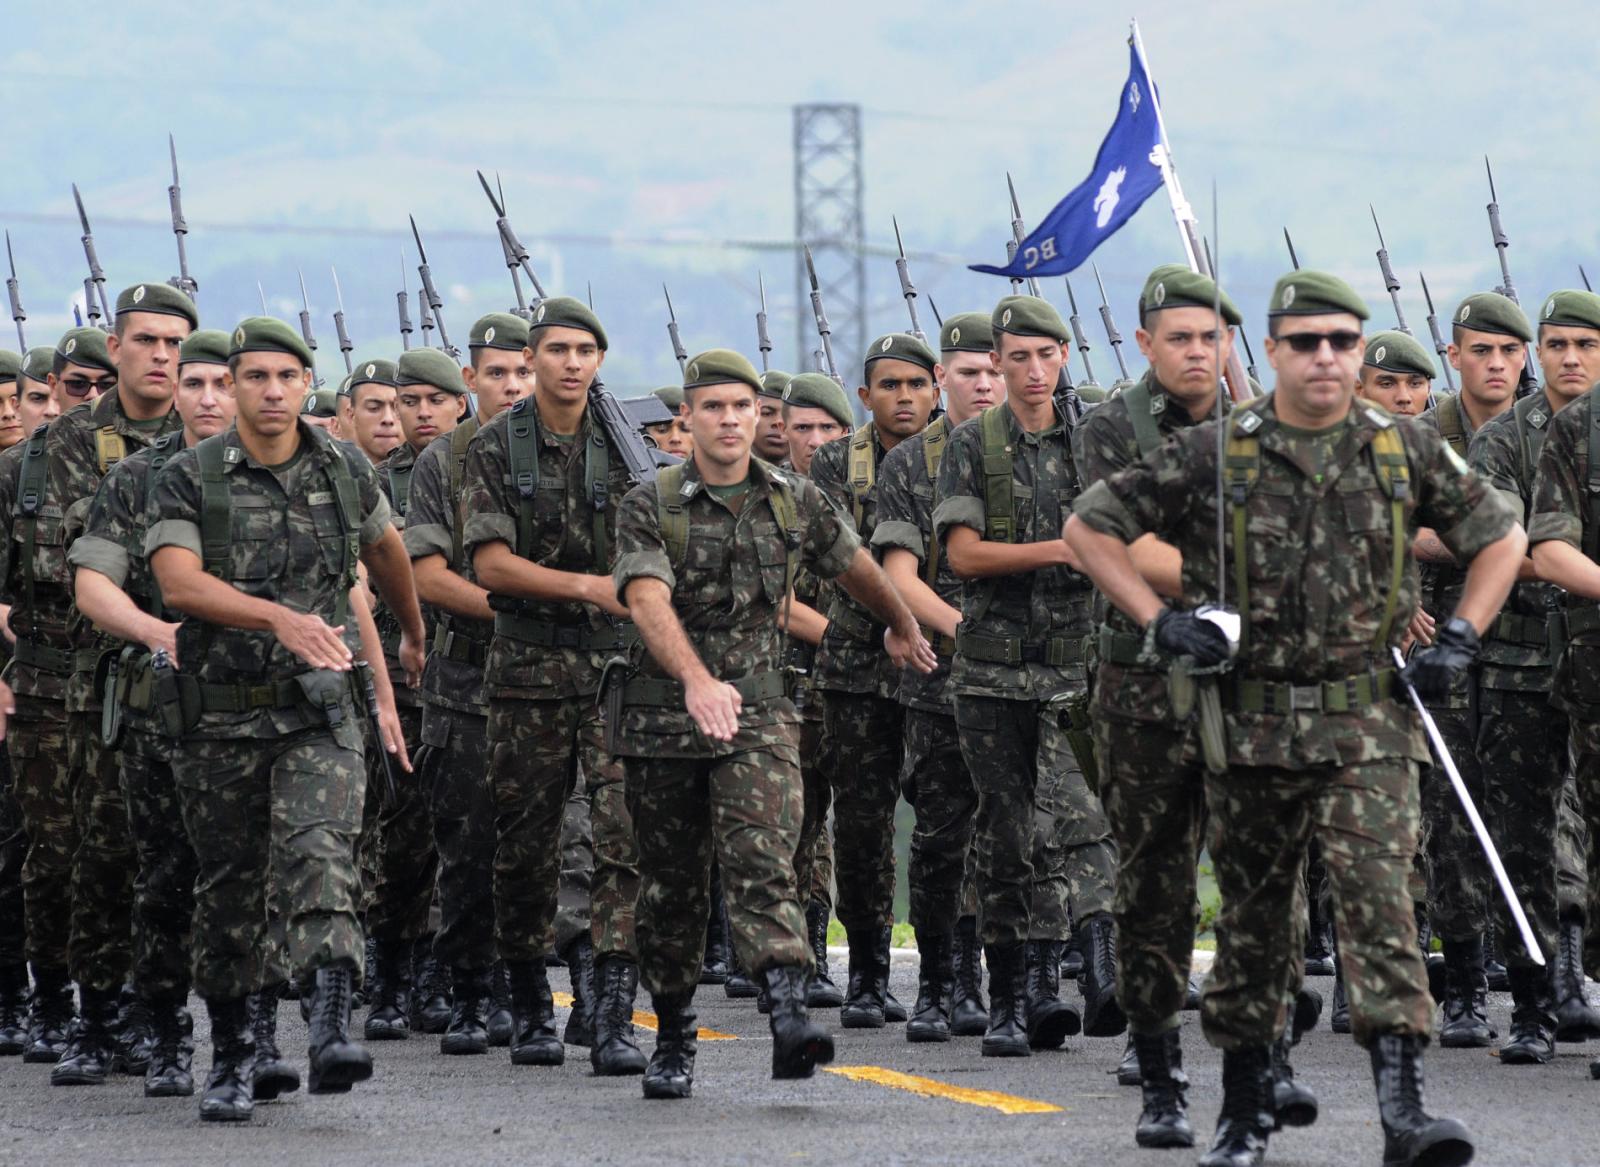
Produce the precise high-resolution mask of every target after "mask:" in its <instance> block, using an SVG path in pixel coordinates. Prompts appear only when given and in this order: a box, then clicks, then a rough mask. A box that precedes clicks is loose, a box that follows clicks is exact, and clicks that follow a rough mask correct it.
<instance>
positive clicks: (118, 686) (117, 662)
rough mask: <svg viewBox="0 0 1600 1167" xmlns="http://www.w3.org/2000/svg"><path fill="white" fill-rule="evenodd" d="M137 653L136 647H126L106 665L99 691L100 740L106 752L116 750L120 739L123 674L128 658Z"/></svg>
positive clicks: (137, 648) (130, 645)
mask: <svg viewBox="0 0 1600 1167" xmlns="http://www.w3.org/2000/svg"><path fill="white" fill-rule="evenodd" d="M138 651H139V647H138V645H134V644H129V645H126V646H125V647H124V648H123V649H122V651H121V652H119V653H117V654H116V655H115V656H113V657H112V658H111V661H110V663H109V664H107V665H106V679H105V683H104V685H103V686H102V687H101V689H100V740H101V741H102V742H104V743H105V747H106V749H108V750H114V749H116V748H117V742H118V741H119V740H121V738H122V700H123V689H124V687H125V685H124V683H123V674H124V673H125V671H126V669H127V667H128V660H129V658H130V657H131V656H132V655H133V654H134V653H135V652H138Z"/></svg>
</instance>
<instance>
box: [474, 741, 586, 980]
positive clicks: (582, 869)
mask: <svg viewBox="0 0 1600 1167" xmlns="http://www.w3.org/2000/svg"><path fill="white" fill-rule="evenodd" d="M491 867H492V861H491ZM593 890H594V823H593V816H592V815H590V813H589V780H588V779H587V778H586V777H585V776H584V774H583V772H582V770H581V769H580V770H579V772H578V781H577V783H576V784H575V785H574V786H573V788H572V794H571V796H570V797H568V799H567V805H566V809H565V810H563V811H562V814H561V874H560V875H559V876H558V877H557V880H556V920H555V924H554V925H553V926H552V927H551V929H550V932H549V933H548V934H547V935H546V937H545V946H546V947H547V948H550V949H553V950H554V951H556V952H565V951H566V950H567V945H569V944H571V943H572V942H573V941H575V940H577V939H578V938H579V937H587V936H589V935H590V923H589V896H590V893H591V892H593Z"/></svg>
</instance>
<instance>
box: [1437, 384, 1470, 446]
mask: <svg viewBox="0 0 1600 1167" xmlns="http://www.w3.org/2000/svg"><path fill="white" fill-rule="evenodd" d="M1434 412H1435V413H1436V414H1438V416H1437V417H1436V418H1435V419H1434V420H1435V421H1437V422H1438V423H1439V433H1440V434H1441V435H1443V437H1444V440H1445V441H1446V442H1447V443H1449V446H1450V448H1451V449H1452V450H1454V451H1455V452H1456V453H1457V454H1459V455H1461V457H1462V458H1463V459H1464V458H1466V456H1467V445H1468V440H1467V424H1466V419H1465V418H1463V417H1462V415H1461V398H1460V396H1459V395H1458V394H1456V393H1450V394H1447V395H1445V396H1443V397H1441V398H1439V404H1438V405H1437V406H1436V407H1435V408H1434Z"/></svg>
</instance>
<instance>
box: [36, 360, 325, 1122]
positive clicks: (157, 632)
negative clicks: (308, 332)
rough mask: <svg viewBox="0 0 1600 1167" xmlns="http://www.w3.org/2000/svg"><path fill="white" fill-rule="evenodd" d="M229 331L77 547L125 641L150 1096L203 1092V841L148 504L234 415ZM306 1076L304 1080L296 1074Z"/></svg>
mask: <svg viewBox="0 0 1600 1167" xmlns="http://www.w3.org/2000/svg"><path fill="white" fill-rule="evenodd" d="M228 346H229V337H228V334H227V333H225V332H217V331H200V332H193V333H190V334H189V336H188V337H186V338H185V339H184V340H183V342H182V345H181V346H180V348H179V352H178V359H177V367H176V374H177V377H176V381H177V391H176V396H175V399H174V404H175V407H176V409H177V412H178V415H179V417H180V418H181V419H182V422H183V427H182V429H181V430H179V431H177V432H173V433H168V434H165V435H163V436H162V437H160V438H157V439H156V441H155V442H154V443H152V444H151V445H149V446H147V447H145V448H144V449H142V450H139V451H138V452H137V453H134V454H131V455H130V456H128V457H126V458H124V459H122V460H121V461H120V462H118V463H117V464H116V465H115V466H113V467H111V469H110V470H109V471H108V472H107V474H106V476H105V480H104V481H103V482H102V483H101V484H100V487H99V489H98V490H97V491H96V492H95V495H94V501H93V503H92V504H91V505H90V507H89V512H88V515H87V517H86V518H85V521H84V529H83V533H82V534H81V535H79V536H78V537H77V538H76V539H75V540H73V543H72V547H71V550H70V551H69V552H68V554H67V559H68V562H70V563H71V564H72V566H73V567H74V569H75V575H74V577H73V594H74V602H75V603H76V604H77V607H78V610H79V612H81V613H82V614H83V616H84V618H86V619H88V620H92V621H93V622H94V624H95V626H96V627H97V628H99V629H100V630H101V631H103V632H105V633H107V634H109V635H111V636H116V637H119V638H120V639H122V640H123V641H125V642H126V647H125V648H124V649H123V651H122V652H121V653H120V654H119V656H118V658H117V662H116V664H117V667H116V669H115V670H114V671H113V672H112V674H111V677H112V679H111V682H110V683H109V684H108V688H109V689H110V690H111V691H110V693H109V694H108V699H109V701H110V708H109V709H108V710H107V713H106V716H105V718H104V719H103V722H102V725H101V726H99V727H96V731H97V732H101V733H102V734H105V731H106V730H109V731H110V732H109V734H107V735H106V738H107V740H106V748H107V749H112V748H115V749H117V750H118V751H119V761H120V763H121V773H122V794H123V797H124V800H125V801H126V804H127V813H128V819H129V825H130V829H131V835H132V839H133V846H134V852H135V855H136V857H137V861H138V873H137V876H136V878H135V880H134V885H133V886H134V900H133V917H134V928H133V935H134V954H133V955H134V963H133V983H134V988H135V990H136V991H137V992H138V993H139V995H140V998H141V1000H142V1001H143V1003H144V1004H145V1006H146V1008H147V1009H148V1010H149V1013H150V1017H151V1024H152V1029H153V1032H154V1043H153V1047H152V1050H151V1057H150V1065H149V1068H148V1069H147V1070H146V1072H145V1083H144V1092H145V1094H146V1095H148V1096H150V1097H176V1096H187V1095H190V1094H193V1093H194V1079H193V1077H192V1076H191V1074H190V1059H191V1057H192V1055H193V1052H194V1044H193V1042H192V1041H191V1040H190V1038H189V1033H190V1021H189V1015H188V1010H187V1009H186V1008H185V1005H186V1004H187V1002H188V998H189V959H190V954H191V948H190V943H189V928H190V917H191V916H192V915H193V912H194V879H195V860H194V849H193V848H192V847H191V846H190V845H189V839H188V836H187V835H186V834H185V833H184V829H183V815H182V812H181V810H180V808H179V805H178V792H177V788H176V786H175V785H174V783H173V775H172V767H171V764H170V757H169V755H170V743H169V742H168V740H167V739H166V737H165V735H164V733H163V732H162V730H161V728H160V724H159V722H158V721H157V720H155V709H154V703H153V701H152V684H151V680H152V678H151V670H150V657H151V654H152V653H153V652H155V651H157V650H164V651H165V652H166V653H167V654H168V655H169V656H170V657H172V658H174V659H176V658H177V651H178V650H177V631H178V624H177V622H176V621H175V620H173V619H171V617H172V616H173V615H174V614H173V613H170V612H168V611H166V610H165V608H164V607H163V606H162V604H161V602H160V599H159V597H158V596H157V595H156V592H155V589H154V587H153V586H152V581H151V578H150V574H149V569H148V566H147V564H146V561H145V557H144V536H145V518H146V515H145V510H146V504H147V502H148V500H149V488H150V483H151V482H152V481H153V479H154V478H155V474H156V472H157V471H158V470H159V469H160V468H161V467H162V466H163V465H165V464H166V462H167V461H168V460H169V459H171V457H172V456H173V455H174V454H176V453H177V452H178V451H179V450H182V449H186V448H189V447H191V446H193V445H195V443H197V442H199V441H200V440H201V439H202V438H208V437H210V436H211V435H212V434H216V433H221V432H222V431H223V430H224V429H226V428H227V427H228V425H229V424H230V423H231V422H232V420H233V394H232V391H231V390H230V388H229V387H228V385H227V364H228ZM275 1011H276V994H274V995H273V998H272V1000H271V1003H270V1004H268V1005H267V1006H266V1008H264V1009H261V1010H258V1011H257V1019H256V1022H255V1025H256V1034H257V1044H258V1052H259V1051H260V1050H261V1049H262V1047H263V1046H264V1045H266V1044H269V1043H273V1042H274V1040H275V1034H274V1032H273V1030H272V1028H271V1025H270V1022H271V1021H272V1020H274V1019H275ZM297 1084H298V1079H297Z"/></svg>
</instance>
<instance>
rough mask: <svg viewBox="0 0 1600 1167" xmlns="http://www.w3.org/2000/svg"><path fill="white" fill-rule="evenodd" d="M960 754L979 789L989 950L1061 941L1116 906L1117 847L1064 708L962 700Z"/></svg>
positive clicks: (980, 875)
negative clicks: (1074, 749)
mask: <svg viewBox="0 0 1600 1167" xmlns="http://www.w3.org/2000/svg"><path fill="white" fill-rule="evenodd" d="M955 707H956V729H957V733H958V734H959V736H960V739H961V755H962V757H964V758H965V759H966V761H967V769H968V771H969V772H970V773H971V774H972V776H973V779H974V780H975V781H976V782H977V784H978V821H977V838H978V844H977V847H978V863H977V887H978V900H979V903H980V905H981V910H982V917H983V942H984V944H985V945H995V944H1012V943H1018V942H1021V941H1024V940H1062V939H1065V938H1066V937H1067V936H1068V935H1069V934H1070V932H1071V929H1072V917H1073V914H1074V913H1076V915H1077V918H1078V919H1079V920H1083V919H1087V918H1088V917H1089V916H1092V915H1094V914H1096V913H1098V912H1109V911H1111V907H1112V897H1113V890H1112V889H1113V887H1114V885H1115V882H1116V871H1117V845H1116V844H1115V843H1114V842H1112V840H1111V827H1110V825H1109V824H1108V823H1107V821H1106V815H1105V811H1104V809H1102V807H1101V805H1100V800H1099V798H1097V797H1096V796H1095V794H1094V792H1093V791H1091V790H1090V789H1089V784H1088V783H1087V782H1086V781H1085V780H1084V777H1083V770H1082V768H1081V766H1080V765H1079V763H1078V759H1077V757H1076V756H1075V755H1074V754H1073V752H1072V746H1071V743H1070V742H1069V740H1068V737H1067V734H1068V731H1069V730H1070V729H1071V716H1070V714H1069V713H1068V711H1067V707H1066V705H1065V704H1064V703H1063V702H1059V701H1052V702H1043V703H1041V702H1038V701H1017V700H1010V699H1007V698H1003V697H973V696H966V695H961V696H958V697H956V699H955Z"/></svg>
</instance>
